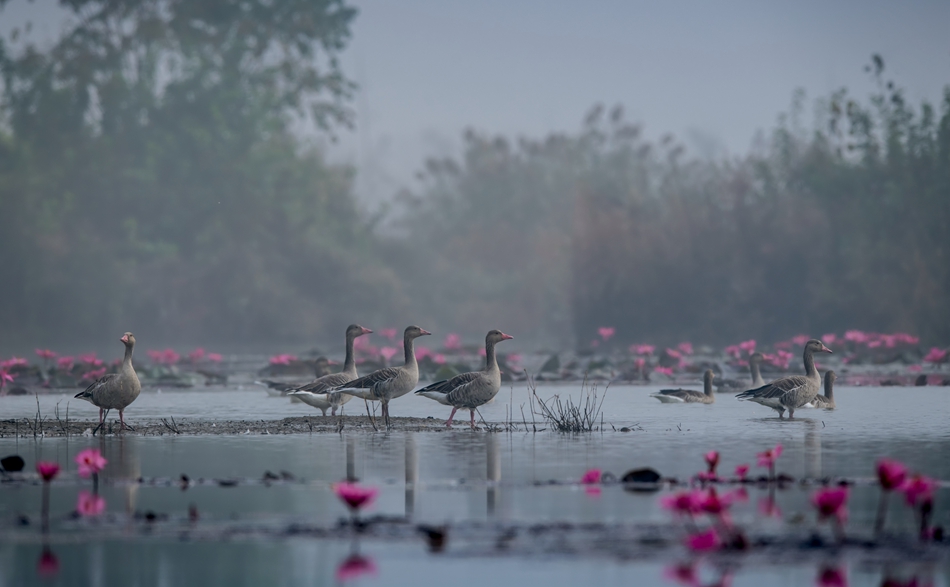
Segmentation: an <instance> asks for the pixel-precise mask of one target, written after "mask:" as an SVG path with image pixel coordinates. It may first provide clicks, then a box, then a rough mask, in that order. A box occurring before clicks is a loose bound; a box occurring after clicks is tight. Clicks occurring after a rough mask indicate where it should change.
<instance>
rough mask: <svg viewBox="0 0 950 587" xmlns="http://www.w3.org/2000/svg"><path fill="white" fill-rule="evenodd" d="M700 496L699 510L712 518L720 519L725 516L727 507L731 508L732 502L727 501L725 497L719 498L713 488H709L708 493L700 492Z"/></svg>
mask: <svg viewBox="0 0 950 587" xmlns="http://www.w3.org/2000/svg"><path fill="white" fill-rule="evenodd" d="M700 494H701V495H702V498H701V499H702V501H701V502H700V505H699V507H700V509H701V510H702V511H704V512H706V513H707V514H709V515H712V516H719V517H721V516H722V515H723V514H725V513H726V512H727V511H728V510H729V507H730V506H732V502H731V501H729V498H728V497H727V496H720V495H719V494H718V493H716V489H715V488H714V487H710V488H709V490H708V491H706V492H705V493H704V492H700Z"/></svg>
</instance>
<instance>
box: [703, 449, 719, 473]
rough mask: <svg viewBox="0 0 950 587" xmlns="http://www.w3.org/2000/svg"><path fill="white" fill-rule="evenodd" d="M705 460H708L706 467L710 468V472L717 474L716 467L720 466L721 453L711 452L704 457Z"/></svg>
mask: <svg viewBox="0 0 950 587" xmlns="http://www.w3.org/2000/svg"><path fill="white" fill-rule="evenodd" d="M703 459H705V460H706V466H707V467H709V472H710V473H715V472H716V466H717V465H719V451H715V450H711V451H709V452H707V453H706V454H704V455H703Z"/></svg>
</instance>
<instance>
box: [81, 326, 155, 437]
mask: <svg viewBox="0 0 950 587" xmlns="http://www.w3.org/2000/svg"><path fill="white" fill-rule="evenodd" d="M119 340H120V341H122V344H124V345H125V357H124V358H123V359H122V364H121V365H120V366H119V370H118V371H117V372H115V373H109V374H108V375H104V376H102V377H100V378H99V379H97V380H96V381H94V382H93V383H92V384H91V385H90V386H89V387H87V388H86V389H85V390H83V391H81V392H79V393H77V394H76V395H75V398H76V399H81V400H86V401H87V402H89V403H91V404H92V405H94V406H96V407H97V408H99V426H102V425H103V423H104V414H105V410H119V422H120V426H121V428H127V426H126V425H125V416H124V412H125V408H127V407H128V406H129V405H130V404H131V403H132V402H134V401H135V399H136V398H137V397H138V396H139V393H141V391H142V383H141V382H140V381H139V376H138V375H137V374H136V373H135V369H134V368H133V367H132V351H133V349H134V348H135V336H134V335H133V334H132V333H131V332H126V333H125V334H123V335H122V338H120V339H119ZM121 428H120V429H121Z"/></svg>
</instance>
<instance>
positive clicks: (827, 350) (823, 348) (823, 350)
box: [821, 344, 831, 353]
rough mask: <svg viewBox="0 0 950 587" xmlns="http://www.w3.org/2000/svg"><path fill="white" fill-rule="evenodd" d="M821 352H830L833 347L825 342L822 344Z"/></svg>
mask: <svg viewBox="0 0 950 587" xmlns="http://www.w3.org/2000/svg"><path fill="white" fill-rule="evenodd" d="M821 352H823V353H830V352H831V349H830V348H828V347H826V346H825V345H824V344H822V345H821Z"/></svg>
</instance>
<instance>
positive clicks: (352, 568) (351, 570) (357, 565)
mask: <svg viewBox="0 0 950 587" xmlns="http://www.w3.org/2000/svg"><path fill="white" fill-rule="evenodd" d="M378 572H379V571H378V570H377V568H376V563H375V562H373V559H371V558H369V557H365V556H361V555H359V554H351V555H350V556H348V557H347V558H346V560H344V561H343V562H342V563H340V566H339V567H337V569H336V580H337V581H338V582H340V583H346V582H347V581H353V580H355V579H359V578H360V577H363V576H370V577H374V576H376V574H377V573H378Z"/></svg>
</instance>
